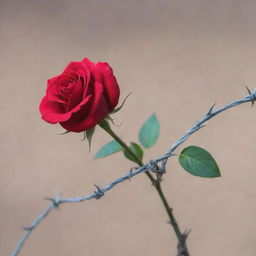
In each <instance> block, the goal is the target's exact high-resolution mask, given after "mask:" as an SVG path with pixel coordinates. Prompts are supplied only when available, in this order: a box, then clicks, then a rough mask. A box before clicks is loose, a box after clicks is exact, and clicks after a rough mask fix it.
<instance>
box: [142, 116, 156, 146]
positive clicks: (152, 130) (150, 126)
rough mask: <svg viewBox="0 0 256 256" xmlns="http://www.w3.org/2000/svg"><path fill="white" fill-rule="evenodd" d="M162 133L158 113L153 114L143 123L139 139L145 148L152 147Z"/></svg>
mask: <svg viewBox="0 0 256 256" xmlns="http://www.w3.org/2000/svg"><path fill="white" fill-rule="evenodd" d="M159 133H160V124H159V121H158V119H157V117H156V114H152V115H151V116H150V118H149V119H148V120H147V121H146V122H145V123H144V124H143V125H142V127H141V128H140V132H139V141H140V143H141V145H142V146H143V147H144V148H150V147H152V146H153V145H154V144H155V143H156V141H157V139H158V137H159Z"/></svg>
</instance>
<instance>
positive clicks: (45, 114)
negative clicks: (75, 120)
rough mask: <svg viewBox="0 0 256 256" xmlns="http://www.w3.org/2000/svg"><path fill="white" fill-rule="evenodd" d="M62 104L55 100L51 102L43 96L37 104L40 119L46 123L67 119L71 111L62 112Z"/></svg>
mask: <svg viewBox="0 0 256 256" xmlns="http://www.w3.org/2000/svg"><path fill="white" fill-rule="evenodd" d="M63 108H64V107H63V106H61V104H59V103H57V102H52V101H49V100H48V99H47V96H45V97H44V98H43V99H42V101H41V103H40V106H39V110H40V112H41V114H42V119H43V120H45V121H46V122H48V123H51V124H56V123H58V122H64V121H67V120H68V119H69V118H70V117H71V112H67V113H63Z"/></svg>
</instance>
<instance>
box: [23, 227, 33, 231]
mask: <svg viewBox="0 0 256 256" xmlns="http://www.w3.org/2000/svg"><path fill="white" fill-rule="evenodd" d="M22 229H23V230H25V231H31V230H33V229H34V228H33V227H31V226H30V227H24V228H22Z"/></svg>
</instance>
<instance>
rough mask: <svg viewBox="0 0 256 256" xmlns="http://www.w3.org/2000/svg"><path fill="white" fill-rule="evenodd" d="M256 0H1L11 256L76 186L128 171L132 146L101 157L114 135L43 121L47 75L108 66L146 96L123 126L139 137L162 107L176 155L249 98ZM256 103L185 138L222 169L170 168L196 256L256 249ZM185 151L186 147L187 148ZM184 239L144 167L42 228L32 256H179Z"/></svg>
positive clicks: (4, 206)
mask: <svg viewBox="0 0 256 256" xmlns="http://www.w3.org/2000/svg"><path fill="white" fill-rule="evenodd" d="M255 13H256V2H255V1H252V0H251V1H250V0H245V1H239V0H225V1H223V0H216V1H210V0H208V1H204V0H191V1H188V0H187V1H185V0H169V1H167V0H157V1H156V0H147V1H146V0H144V1H143V0H141V1H139V0H129V1H118V0H107V1H106V0H105V1H104V0H73V1H68V0H51V1H50V0H46V1H32V0H21V1H18V0H16V1H15V0H10V1H3V0H0V56H1V59H0V86H1V93H0V118H1V126H0V157H1V161H0V168H1V172H0V174H1V178H0V211H1V213H0V227H1V228H0V254H1V255H10V254H11V252H12V250H13V249H14V248H15V246H16V244H17V242H18V240H19V239H20V237H21V235H22V234H23V231H22V227H24V226H26V225H29V224H30V223H31V222H32V221H33V219H34V218H35V217H36V216H37V215H38V214H39V213H40V212H41V211H42V210H43V209H45V208H46V207H47V206H48V204H49V202H47V201H45V200H44V198H45V197H47V196H48V197H51V196H55V195H56V193H59V192H62V195H63V196H65V197H70V196H81V195H84V194H87V193H89V192H91V191H92V190H93V189H94V185H93V184H97V185H98V186H104V185H106V184H108V183H109V182H110V181H111V180H113V179H115V178H117V177H119V176H121V175H122V174H124V173H127V172H128V171H129V170H130V168H131V167H134V164H133V163H132V162H130V161H128V160H126V159H124V158H123V156H122V155H121V154H116V155H113V156H111V157H109V158H107V159H102V160H93V157H94V155H95V153H96V152H97V150H98V149H99V148H100V147H101V146H102V145H103V144H104V143H106V142H108V141H110V137H109V136H108V135H107V134H104V132H103V131H101V130H100V129H99V128H98V129H97V130H96V134H95V137H94V138H93V144H92V150H91V152H89V150H88V144H87V143H86V142H82V141H81V140H82V134H74V133H70V134H67V135H65V136H59V135H57V134H59V133H61V132H63V129H62V128H61V127H60V126H59V125H50V124H47V123H45V122H44V121H42V120H41V118H40V114H39V111H38V105H39V103H40V100H41V98H42V97H43V96H44V94H45V89H46V81H47V79H48V78H51V77H53V76H55V75H58V74H59V73H61V72H62V71H63V69H64V68H65V67H66V65H67V64H68V63H69V62H70V61H79V60H81V59H83V58H84V57H88V58H90V59H91V60H92V61H95V62H97V61H107V62H108V63H109V64H110V65H111V66H112V67H113V70H114V73H115V75H116V78H117V80H118V83H119V85H120V88H121V99H123V98H124V97H125V96H126V95H127V94H128V93H129V92H132V93H133V94H132V96H130V98H129V100H128V101H127V103H126V105H125V107H124V108H123V110H122V111H121V112H119V113H118V114H116V116H115V117H116V122H117V123H122V125H121V126H120V127H116V128H115V131H116V132H117V133H118V134H120V136H121V137H122V138H123V139H124V140H125V141H127V142H129V141H137V134H138V130H139V127H140V126H141V125H142V123H143V122H144V121H145V120H146V119H147V118H148V117H149V116H150V115H151V114H152V113H153V112H155V113H156V114H157V116H158V118H159V120H160V123H161V135H160V138H159V140H158V142H157V144H156V145H155V146H154V147H153V148H152V149H150V150H148V151H147V152H146V153H145V157H144V159H145V161H147V160H149V159H150V158H152V157H156V156H159V155H161V154H163V153H164V152H165V151H166V150H167V149H168V148H169V147H170V146H171V145H172V143H174V142H175V141H176V140H177V139H178V138H179V137H180V136H181V135H182V134H183V133H184V132H185V131H186V130H187V129H188V128H190V127H191V126H192V125H193V124H194V123H195V122H196V121H197V120H198V119H199V118H200V117H201V116H202V115H203V114H204V113H205V112H206V111H207V109H208V107H209V106H210V105H211V104H213V103H217V105H216V106H217V107H218V106H221V105H223V104H226V103H229V102H230V101H232V100H235V99H237V98H240V97H243V96H245V95H246V94H247V91H246V89H245V86H246V85H247V86H248V87H249V88H253V87H254V84H255V81H256V15H255ZM255 131H256V110H255V108H252V107H251V105H250V104H244V105H242V106H239V107H238V108H236V109H233V110H229V111H226V112H224V113H223V114H222V115H220V116H218V117H216V118H215V119H213V120H211V121H209V122H208V125H207V126H206V127H205V128H204V129H202V130H200V132H198V133H197V134H195V135H194V136H193V137H191V139H189V140H188V141H187V142H186V143H185V144H184V145H183V147H184V146H188V145H197V146H200V147H204V148H206V149H207V150H208V151H209V152H211V154H212V155H213V156H214V157H215V159H216V160H217V162H218V164H219V167H220V170H221V173H222V177H221V178H217V179H202V178H198V177H194V176H191V175H190V174H188V173H186V172H185V171H183V170H182V169H181V167H180V166H179V165H178V163H177V162H178V161H177V157H173V158H172V159H171V160H170V161H169V163H168V172H167V174H166V175H165V176H164V181H163V189H164V191H165V193H166V195H167V197H168V200H169V202H170V204H171V205H172V206H173V208H174V214H175V216H176V217H177V220H178V222H179V223H180V226H181V229H182V230H185V229H192V232H191V234H190V237H189V240H188V246H189V249H190V252H191V256H205V255H207V256H216V255H225V256H229V255H230V256H231V255H232V256H241V255H243V256H255V255H256V222H255V218H256V217H255V216H256V201H255V197H256V186H255V180H256V171H255V152H256V144H255V139H256V135H255ZM183 147H181V148H179V149H178V150H177V152H176V153H179V152H180V150H181V149H182V148H183ZM175 254H176V238H175V236H174V233H173V230H172V228H171V226H170V225H169V224H167V216H166V214H165V211H164V209H163V207H162V205H161V203H160V200H159V198H158V196H157V194H156V192H155V191H154V189H153V188H152V186H151V185H150V183H149V181H148V180H147V179H146V177H145V175H140V176H137V177H135V178H134V179H132V181H131V182H125V183H123V184H122V185H120V186H118V187H116V188H115V189H113V190H111V191H110V192H109V193H107V194H106V196H105V197H104V198H102V199H101V200H92V201H89V202H84V203H78V204H65V205H62V206H61V207H60V209H59V210H54V211H53V212H52V213H51V214H50V216H48V217H47V219H46V220H44V221H43V223H42V224H41V225H40V226H39V227H38V228H37V229H36V230H35V231H34V232H33V234H32V235H31V237H30V238H29V240H28V241H27V243H26V244H25V247H24V248H23V250H22V252H21V254H20V255H21V256H46V255H47V256H48V255H49V256H53V255H62V256H69V255H73V256H82V255H83V256H84V255H90V256H101V255H109V256H110V255H111V256H119V255H122V256H128V255H129V256H130V255H133V256H139V255H147V256H156V255H157V256H166V255H172V256H174V255H175Z"/></svg>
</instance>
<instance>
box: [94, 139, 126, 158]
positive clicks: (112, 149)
mask: <svg viewBox="0 0 256 256" xmlns="http://www.w3.org/2000/svg"><path fill="white" fill-rule="evenodd" d="M122 149H123V148H122V146H121V145H120V144H119V143H118V142H116V141H115V140H112V141H110V142H109V143H107V144H106V145H104V146H103V147H102V148H101V149H100V150H99V151H98V152H97V153H96V155H95V157H94V158H95V159H96V158H103V157H106V156H109V155H112V154H114V153H116V152H119V151H121V150H122Z"/></svg>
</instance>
